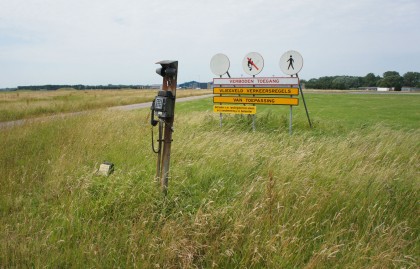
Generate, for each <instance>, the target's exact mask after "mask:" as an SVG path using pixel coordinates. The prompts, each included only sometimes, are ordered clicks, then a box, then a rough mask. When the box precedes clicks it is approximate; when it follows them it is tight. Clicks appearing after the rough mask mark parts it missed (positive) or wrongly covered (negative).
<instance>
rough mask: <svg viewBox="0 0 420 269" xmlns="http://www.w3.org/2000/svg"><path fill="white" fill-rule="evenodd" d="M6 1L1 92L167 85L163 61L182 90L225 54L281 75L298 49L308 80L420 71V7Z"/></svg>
mask: <svg viewBox="0 0 420 269" xmlns="http://www.w3.org/2000/svg"><path fill="white" fill-rule="evenodd" d="M0 1H1V2H0V63H1V65H0V88H1V87H9V86H17V85H26V84H46V83H71V84H78V83H83V84H97V83H100V84H108V83H116V84H117V83H118V84H119V83H123V84H131V83H133V84H134V83H135V84H147V83H158V82H160V78H159V77H158V76H157V75H155V74H154V69H155V64H154V63H155V62H156V61H158V60H163V59H176V60H179V68H180V70H179V81H180V82H182V81H187V80H198V79H201V80H202V81H205V80H210V79H211V78H212V76H213V75H212V74H211V73H210V69H209V61H210V58H211V57H212V56H213V55H214V54H216V53H218V52H223V53H225V54H226V55H228V57H229V58H230V60H231V70H230V73H231V74H232V75H236V76H240V75H241V74H243V71H242V70H241V61H242V58H243V57H244V55H245V54H246V53H247V52H250V51H257V52H260V53H261V54H262V55H263V57H264V58H265V69H264V70H263V72H262V73H261V75H266V76H271V75H273V74H276V75H280V70H279V68H278V60H279V58H280V56H281V54H282V53H283V52H285V51H287V50H289V49H295V50H298V51H300V52H301V54H302V55H303V57H304V60H305V66H304V68H303V69H302V72H301V76H302V77H305V78H311V77H317V76H323V75H336V74H348V75H365V74H366V73H368V72H374V73H376V74H382V73H383V72H384V71H387V70H397V71H399V72H400V73H404V72H407V71H419V69H420V47H419V46H418V44H419V42H420V36H419V34H418V27H419V26H420V19H419V18H420V3H419V2H418V1H417V0H399V1H398V0H397V1H395V0H394V1H391V0H383V1H380V0H365V1H363V0H353V1H344V0H336V1H333V0H316V1H305V0H295V1H285V0H277V1H275V0H273V1H264V0H253V1H239V0H224V1H222V0H211V1H210V0H204V1H196V0H182V1H181V0H180V1H164V0H154V1H150V0H149V1H146V0H141V1H135V0H120V1H111V0H105V1H104V0H102V1H99V0H93V1H81V0H73V1H68V0H25V1H24V0H14V1H7V0H0ZM384 59H389V61H386V60H384Z"/></svg>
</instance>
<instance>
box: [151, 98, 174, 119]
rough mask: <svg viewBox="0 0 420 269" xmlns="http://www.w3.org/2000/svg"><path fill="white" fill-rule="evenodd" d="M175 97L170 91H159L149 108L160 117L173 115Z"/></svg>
mask: <svg viewBox="0 0 420 269" xmlns="http://www.w3.org/2000/svg"><path fill="white" fill-rule="evenodd" d="M174 108H175V98H174V96H173V95H172V92H171V91H159V93H158V95H157V96H156V97H155V100H154V101H153V103H152V107H151V109H152V110H153V111H154V113H155V114H156V116H158V117H159V118H160V119H166V118H171V117H173V116H174Z"/></svg>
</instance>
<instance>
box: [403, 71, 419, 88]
mask: <svg viewBox="0 0 420 269" xmlns="http://www.w3.org/2000/svg"><path fill="white" fill-rule="evenodd" d="M403 86H407V87H420V73H419V72H407V73H405V74H404V76H403Z"/></svg>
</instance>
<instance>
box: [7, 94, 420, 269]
mask: <svg viewBox="0 0 420 269" xmlns="http://www.w3.org/2000/svg"><path fill="white" fill-rule="evenodd" d="M305 97H306V99H307V103H308V106H309V109H310V111H311V116H312V117H313V121H314V125H315V128H314V129H309V127H308V123H307V121H306V115H305V112H304V109H303V106H302V105H301V106H299V107H297V108H295V109H294V112H295V119H294V134H293V135H292V136H289V135H288V123H287V119H288V108H287V107H271V106H261V107H260V106H259V107H258V108H257V111H258V112H257V131H256V132H252V130H251V125H250V119H249V118H248V117H247V116H243V117H241V116H239V115H238V116H226V117H225V119H224V127H223V128H219V115H218V114H215V113H213V112H211V111H212V107H211V106H212V103H211V100H210V99H208V100H207V99H206V100H200V101H194V102H188V103H179V104H177V106H176V116H175V132H174V136H173V139H174V142H173V145H172V159H171V171H170V180H169V194H168V196H167V197H166V198H165V197H163V195H162V194H161V192H160V189H159V187H158V186H157V185H156V183H155V182H154V180H153V177H154V174H155V163H156V161H155V155H154V154H153V153H152V150H151V146H150V140H151V136H150V127H149V115H148V114H149V110H148V109H143V110H138V111H128V112H123V111H112V112H110V111H105V110H104V111H96V112H92V113H90V114H86V115H81V116H74V117H71V118H66V119H65V120H62V119H58V118H57V119H49V120H46V121H43V122H34V123H29V124H26V125H23V126H17V127H14V128H7V129H2V130H0V148H1V151H0V165H1V166H0V175H1V177H0V184H1V188H0V267H2V268H3V267H4V268H9V267H18V268H22V267H24V268H25V267H36V268H39V267H47V268H60V267H74V268H86V267H87V268H89V267H94V268H110V267H111V268H112V267H122V268H133V267H137V268H194V267H198V268H212V267H215V268H332V267H339V268H418V265H419V264H420V261H419V250H420V243H419V242H420V241H419V236H420V234H419V227H420V220H419V218H418V215H419V212H420V208H419V198H420V196H419V183H420V180H419V171H420V169H419V168H420V167H419V152H420V142H419V141H420V140H419V137H420V128H419V126H418V122H419V120H420V116H419V114H418V113H419V112H418V104H419V103H420V102H419V101H420V100H419V99H420V96H418V95H407V96H406V95H398V96H397V95H395V96H394V95H392V96H391V95H380V96H376V95H375V96H370V95H369V96H368V95H347V94H334V95H325V94H307V95H305ZM378 107H382V108H384V110H386V111H383V110H382V109H379V113H376V112H375V111H378ZM402 108H404V110H402V111H404V113H402V112H401V109H402ZM104 160H108V161H111V162H113V163H115V165H116V170H115V173H114V174H112V175H111V176H109V177H107V178H106V177H99V176H95V175H94V171H95V169H97V168H98V167H99V164H100V163H101V162H102V161H104Z"/></svg>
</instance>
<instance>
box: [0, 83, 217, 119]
mask: <svg viewBox="0 0 420 269" xmlns="http://www.w3.org/2000/svg"><path fill="white" fill-rule="evenodd" d="M156 92H157V90H84V91H80V90H74V89H61V90H57V91H14V92H0V122H2V121H12V120H20V119H28V118H34V117H40V116H46V115H53V114H57V113H66V112H78V111H85V110H92V109H99V108H104V107H112V106H122V105H130V104H136V103H144V102H150V101H152V100H153V98H154V97H155V95H156ZM209 93H211V91H210V90H179V91H178V92H177V97H187V96H194V95H203V94H209Z"/></svg>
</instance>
